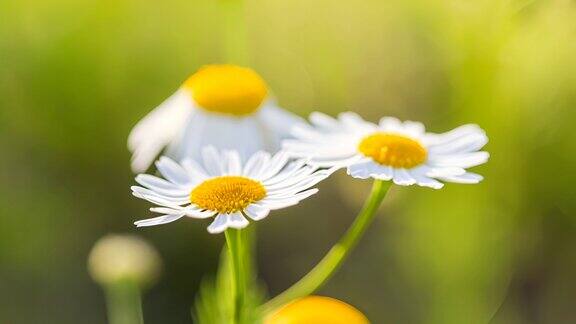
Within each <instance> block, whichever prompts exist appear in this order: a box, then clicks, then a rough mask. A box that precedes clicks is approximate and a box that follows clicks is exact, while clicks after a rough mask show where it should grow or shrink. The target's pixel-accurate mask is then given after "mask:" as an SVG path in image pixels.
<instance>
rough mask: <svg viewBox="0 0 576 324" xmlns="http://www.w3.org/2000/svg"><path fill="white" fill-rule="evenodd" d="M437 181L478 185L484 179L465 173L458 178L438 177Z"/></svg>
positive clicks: (477, 175) (474, 174)
mask: <svg viewBox="0 0 576 324" xmlns="http://www.w3.org/2000/svg"><path fill="white" fill-rule="evenodd" d="M439 179H441V180H444V181H447V182H455V183H468V184H474V183H479V182H480V181H482V180H483V179H484V177H482V176H481V175H479V174H476V173H472V172H467V173H465V174H461V175H458V176H451V177H440V178H439Z"/></svg>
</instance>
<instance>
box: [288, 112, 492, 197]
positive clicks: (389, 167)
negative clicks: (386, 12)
mask: <svg viewBox="0 0 576 324" xmlns="http://www.w3.org/2000/svg"><path fill="white" fill-rule="evenodd" d="M310 122H311V123H312V126H309V125H299V126H296V127H295V128H294V130H293V132H292V135H293V136H294V137H295V138H296V139H294V140H286V141H285V142H284V148H285V149H286V150H287V151H288V152H289V153H290V154H291V156H293V157H298V158H306V159H308V162H309V163H310V164H311V165H314V166H318V167H346V168H347V172H348V174H349V175H351V176H353V177H355V178H360V179H366V178H374V179H379V180H392V181H394V183H395V184H398V185H403V186H407V185H413V184H417V185H419V186H424V187H430V188H434V189H439V188H442V186H443V183H441V182H439V181H438V180H436V179H439V180H442V181H449V182H458V183H478V182H479V181H481V180H482V176H480V175H478V174H475V173H471V172H467V171H466V168H470V167H473V166H476V165H479V164H482V163H485V162H486V161H487V160H488V157H489V154H488V153H487V152H483V151H479V150H480V149H481V148H482V147H483V146H484V145H485V144H486V143H487V142H488V137H487V136H486V133H485V132H484V131H483V130H482V129H481V128H480V127H478V126H477V125H471V124H470V125H464V126H460V127H458V128H456V129H453V130H451V131H449V132H447V133H443V134H433V133H426V132H425V128H424V125H423V124H422V123H419V122H413V121H405V122H401V121H400V120H398V119H396V118H393V117H384V118H382V119H381V120H380V123H379V124H373V123H370V122H367V121H365V120H363V119H362V118H361V117H360V116H358V115H357V114H355V113H351V112H346V113H342V114H340V115H339V116H338V119H334V118H332V117H330V116H328V115H325V114H323V113H319V112H315V113H312V114H311V115H310Z"/></svg>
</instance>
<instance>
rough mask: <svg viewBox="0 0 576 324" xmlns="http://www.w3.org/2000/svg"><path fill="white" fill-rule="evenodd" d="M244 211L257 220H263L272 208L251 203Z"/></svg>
mask: <svg viewBox="0 0 576 324" xmlns="http://www.w3.org/2000/svg"><path fill="white" fill-rule="evenodd" d="M244 212H245V213H246V215H247V216H248V217H250V218H252V219H253V220H255V221H259V220H263V219H264V218H266V216H268V214H269V213H270V209H268V208H266V207H264V206H262V205H258V204H250V205H249V206H248V207H246V209H245V210H244Z"/></svg>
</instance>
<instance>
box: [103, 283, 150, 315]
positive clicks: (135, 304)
mask: <svg viewBox="0 0 576 324" xmlns="http://www.w3.org/2000/svg"><path fill="white" fill-rule="evenodd" d="M105 292H106V306H107V308H108V323H109V324H143V323H144V319H143V316H142V303H141V300H140V299H141V297H140V289H139V288H138V285H137V284H136V283H135V282H133V281H129V280H123V281H119V282H116V283H113V284H110V285H108V286H107V287H106V288H105Z"/></svg>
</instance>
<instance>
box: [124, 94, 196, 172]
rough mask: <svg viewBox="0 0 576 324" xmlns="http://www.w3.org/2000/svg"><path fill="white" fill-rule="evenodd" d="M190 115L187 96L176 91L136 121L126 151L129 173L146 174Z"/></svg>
mask: <svg viewBox="0 0 576 324" xmlns="http://www.w3.org/2000/svg"><path fill="white" fill-rule="evenodd" d="M192 114H193V110H192V109H191V103H190V100H189V97H188V95H187V94H186V93H184V92H183V91H177V92H176V93H175V94H173V95H172V96H170V97H169V98H168V99H166V101H164V102H163V103H162V104H160V106H158V107H157V108H156V109H154V110H153V111H152V112H151V113H150V114H149V115H148V116H146V117H145V118H144V119H142V120H141V121H140V122H138V124H136V126H134V129H132V131H131V132H130V135H129V137H128V148H129V149H130V151H132V152H133V155H132V170H133V171H135V172H143V171H145V170H146V169H147V168H148V167H149V166H150V164H151V163H152V161H154V159H155V158H156V156H157V155H158V153H160V151H162V149H163V148H164V147H165V146H166V145H168V144H169V143H170V142H171V141H172V140H174V139H175V138H176V136H177V135H178V133H179V132H180V131H181V129H182V128H183V127H184V125H185V124H186V122H187V120H188V119H189V117H190V116H191V115H192Z"/></svg>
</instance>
